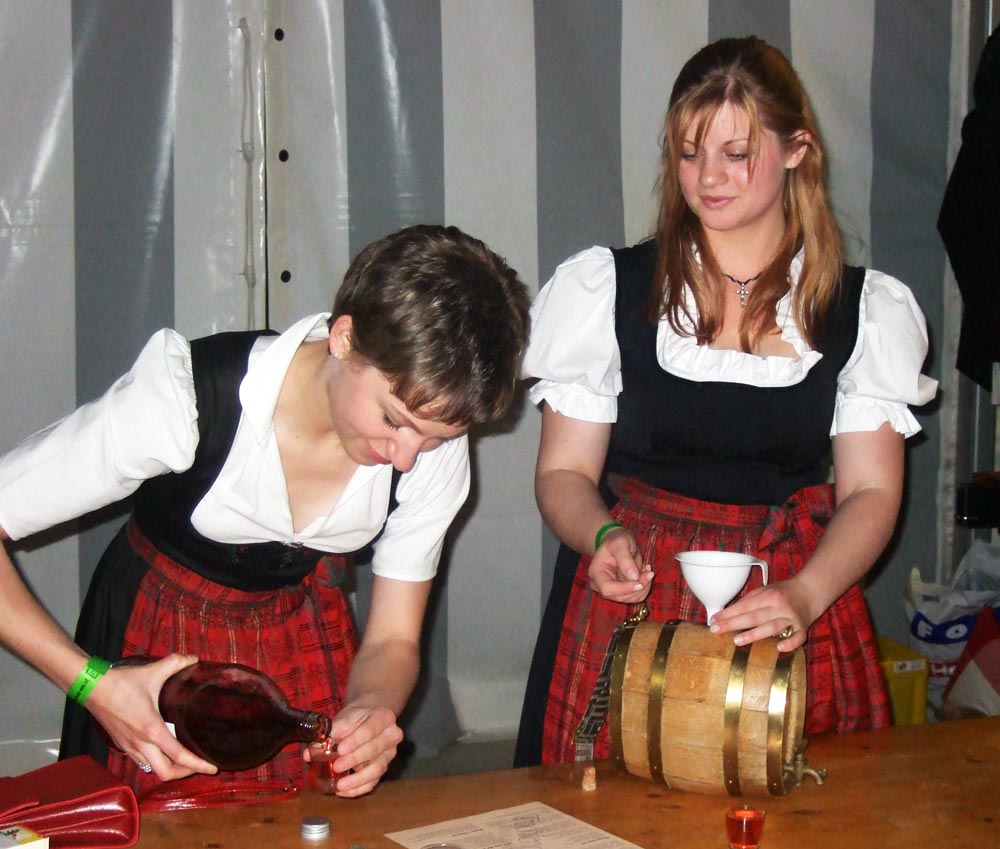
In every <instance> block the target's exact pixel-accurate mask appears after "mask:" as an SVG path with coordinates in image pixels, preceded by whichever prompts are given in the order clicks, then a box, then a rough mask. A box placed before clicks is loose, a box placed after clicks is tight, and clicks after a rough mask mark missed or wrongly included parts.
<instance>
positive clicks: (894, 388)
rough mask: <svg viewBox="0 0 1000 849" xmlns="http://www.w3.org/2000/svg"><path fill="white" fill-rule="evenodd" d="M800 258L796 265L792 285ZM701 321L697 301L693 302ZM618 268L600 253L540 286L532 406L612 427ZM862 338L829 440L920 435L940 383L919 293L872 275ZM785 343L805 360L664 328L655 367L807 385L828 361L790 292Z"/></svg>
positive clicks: (531, 356)
mask: <svg viewBox="0 0 1000 849" xmlns="http://www.w3.org/2000/svg"><path fill="white" fill-rule="evenodd" d="M801 269H802V258H801V255H799V256H798V257H796V258H795V260H794V261H793V263H792V267H791V275H792V280H793V285H794V281H796V280H797V279H798V275H799V273H800V272H801ZM689 306H690V311H691V313H692V314H695V313H696V310H695V308H694V304H693V301H692V302H691V303H690V304H689ZM614 308H615V261H614V257H613V256H612V253H611V251H610V250H609V249H608V248H604V247H593V248H589V249H587V250H585V251H582V252H580V253H578V254H576V255H575V256H572V257H570V258H569V259H567V260H566V261H565V262H563V263H562V264H561V265H560V266H559V267H558V268H557V269H556V272H555V274H554V275H553V276H552V279H551V280H549V282H548V283H547V284H546V285H545V286H544V287H543V288H542V290H541V292H539V294H538V297H537V298H536V299H535V302H534V304H533V306H532V308H531V327H532V331H531V341H530V344H529V346H528V350H527V353H526V355H525V360H524V367H523V374H524V376H525V377H533V378H538V380H537V382H536V383H535V384H534V385H533V386H532V387H531V389H530V390H529V396H530V398H531V400H532V402H533V403H535V404H538V403H540V402H542V401H545V402H546V403H547V404H548V405H549V406H550V407H551V408H552V409H553V410H556V411H557V412H560V413H562V414H563V415H566V416H569V417H571V418H576V419H581V420H583V421H590V422H614V421H615V420H616V418H617V410H618V402H617V396H618V394H619V393H620V392H621V389H622V380H621V362H620V359H619V353H618V342H617V340H616V339H615V328H614ZM859 322H860V324H859V328H858V338H857V343H856V344H855V347H854V351H853V352H852V354H851V356H850V358H849V359H848V361H847V364H846V365H845V366H844V368H843V369H842V370H841V372H840V375H839V377H838V381H837V398H836V407H835V411H834V417H833V421H832V422H830V435H831V436H835V435H836V434H838V433H848V432H851V431H872V430H877V429H878V428H879V427H881V425H882V424H883V423H885V422H889V423H890V424H891V425H892V427H893V429H895V430H896V431H897V432H899V433H901V434H903V435H904V436H912V435H913V434H915V433H918V432H919V431H920V429H921V428H920V425H919V424H918V422H917V420H916V419H915V418H914V416H913V414H912V413H911V412H910V410H909V406H910V405H914V406H920V405H923V404H926V403H927V402H928V401H930V400H931V399H932V398H933V397H934V395H935V393H936V392H937V381H935V380H932V379H931V378H929V377H927V376H926V375H924V374H921V367H922V365H923V362H924V358H925V357H926V356H927V327H926V323H925V321H924V316H923V313H922V312H921V311H920V307H919V306H918V305H917V302H916V300H915V299H914V297H913V294H912V293H911V292H910V290H909V288H907V287H906V286H905V285H904V284H903V283H900V282H899V281H898V280H896V279H895V278H894V277H890V276H889V275H888V274H883V273H882V272H880V271H873V270H871V269H868V270H866V272H865V280H864V287H863V290H862V295H861V306H860V315H859ZM777 323H778V327H779V329H780V331H781V338H782V339H783V340H784V341H785V342H787V343H788V344H789V345H791V346H792V348H794V349H795V352H796V354H797V357H759V356H756V355H754V354H746V353H743V352H742V351H733V350H717V349H714V348H710V347H708V346H706V345H698V344H697V341H696V340H695V338H694V337H693V336H680V335H678V334H677V333H676V332H675V331H674V330H673V328H672V327H671V326H670V323H669V322H668V321H666V320H661V321H660V323H659V327H658V330H657V360H658V361H659V364H660V366H661V367H662V368H663V369H665V370H666V371H667V372H669V373H670V374H672V375H674V376H676V377H681V378H686V379H688V380H694V381H706V382H707V381H722V382H728V383H742V384H746V385H751V386H760V387H779V386H791V385H794V384H796V383H798V382H800V381H801V380H803V379H804V378H805V376H806V375H807V374H808V373H809V370H810V369H811V368H812V367H813V366H814V365H815V364H816V363H818V362H819V361H820V360H821V359H822V357H823V355H822V354H820V353H819V352H818V351H814V350H812V349H811V348H810V347H809V345H808V344H807V343H806V341H805V339H803V337H802V335H801V333H800V332H799V328H798V326H797V324H796V322H795V320H794V317H793V315H792V310H791V293H789V294H788V295H786V296H785V297H784V298H782V299H781V301H779V303H778V309H777Z"/></svg>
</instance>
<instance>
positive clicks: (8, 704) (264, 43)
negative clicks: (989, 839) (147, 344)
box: [0, 0, 977, 752]
mask: <svg viewBox="0 0 1000 849" xmlns="http://www.w3.org/2000/svg"><path fill="white" fill-rule="evenodd" d="M976 6H977V3H975V2H972V3H971V5H970V0H954V2H949V0H908V2H906V3H901V2H898V0H838V2H820V0H769V2H753V1H752V0H746V2H740V0H659V1H658V2H657V0H537V2H531V0H391V1H390V0H382V2H378V0H327V2H323V0H272V1H271V2H264V1H263V0H230V2H226V3H203V2H198V1H197V0H174V1H173V2H170V0H74V2H66V0H32V2H25V0H0V73H2V75H3V77H2V78H3V79H4V81H5V82H4V85H3V86H2V87H0V138H2V140H3V149H4V151H5V156H4V157H3V159H2V161H0V216H2V219H0V298H2V305H3V319H2V320H3V328H4V332H3V334H2V335H0V362H2V363H3V368H2V369H0V387H2V396H0V397H3V399H4V403H3V404H2V405H0V449H6V448H7V447H9V446H10V445H12V444H13V443H14V442H15V441H16V440H17V439H19V438H20V437H22V436H24V435H26V434H27V433H29V432H31V431H32V430H34V429H36V428H37V427H40V426H42V425H43V424H45V423H47V422H49V421H51V420H53V419H54V418H56V417H58V416H60V415H63V414H65V413H66V412H68V411H69V410H70V409H71V408H72V407H73V406H75V405H76V404H77V403H79V402H82V401H85V400H87V399H89V398H92V397H94V396H95V395H96V394H98V393H99V392H100V391H102V389H103V388H104V387H105V386H106V385H107V384H108V383H109V382H110V381H111V380H112V379H113V378H114V377H115V376H116V375H117V374H119V373H120V372H121V371H122V369H124V368H125V366H126V365H127V364H128V363H129V362H130V360H131V358H132V357H133V356H134V354H135V352H136V351H137V350H138V348H139V346H140V345H141V344H142V342H143V341H144V340H145V338H146V337H147V336H148V335H149V333H151V332H152V331H153V330H154V329H156V328H158V327H160V326H163V325H173V326H176V327H178V329H180V330H181V331H182V332H184V333H186V334H188V335H190V336H197V335H201V334H204V333H209V332H213V331H217V330H225V329H233V328H239V327H243V326H247V324H248V323H249V324H257V325H259V324H263V323H264V322H269V323H270V324H271V325H272V326H274V327H277V328H281V327H284V326H286V325H287V324H288V323H290V322H291V321H292V320H294V319H295V318H297V317H299V316H301V315H303V314H305V313H307V312H313V311H319V310H322V309H326V308H327V307H328V305H329V303H330V301H331V299H332V296H333V292H334V290H335V288H336V285H337V282H338V280H339V279H340V277H341V275H342V274H343V271H344V270H345V269H346V267H347V264H348V262H349V260H350V258H351V257H352V256H353V255H354V254H355V253H356V252H357V251H358V250H359V249H360V248H361V247H362V246H363V245H364V244H366V243H367V242H368V241H370V240H371V239H373V238H376V237H378V236H381V235H383V234H384V233H386V232H388V231H390V230H393V229H395V228H397V227H400V226H403V225H406V224H409V223H413V222H418V221H444V222H448V223H454V224H458V225H460V226H462V227H463V228H465V229H467V230H469V231H470V232H473V233H475V234H476V235H479V236H481V237H482V238H484V239H485V240H486V241H487V242H488V243H489V244H490V245H491V246H492V247H493V248H494V249H495V250H497V251H498V252H500V253H502V254H504V255H505V256H506V257H507V259H508V260H509V261H510V262H511V264H513V265H514V266H515V267H516V268H518V269H519V270H520V271H521V273H522V276H523V277H524V279H525V280H526V282H528V283H529V285H530V286H531V287H532V288H533V289H536V288H537V286H538V285H539V283H540V282H544V281H545V279H547V277H548V276H549V274H551V272H552V270H553V269H554V267H555V265H556V264H557V263H558V262H559V261H560V260H561V259H562V258H564V257H566V256H567V255H568V254H570V253H572V252H574V251H576V250H578V249H581V248H583V247H586V246H588V245H591V244H595V243H601V244H609V245H622V244H626V243H630V242H633V241H635V240H637V239H639V238H642V237H643V236H645V235H647V234H648V233H649V231H650V227H651V224H652V221H653V217H654V212H655V209H654V202H653V183H654V180H655V176H656V164H657V154H658V136H659V130H660V124H661V122H662V118H663V112H664V110H665V106H666V100H667V97H668V94H669V90H670V87H671V85H672V82H673V78H674V76H675V74H676V73H677V71H678V69H679V68H680V66H681V64H682V63H683V62H684V61H685V60H686V59H687V58H688V57H689V56H690V55H691V53H693V52H694V51H695V50H696V49H697V48H698V47H700V46H701V45H703V44H704V43H706V42H707V41H709V40H713V39H715V38H718V37H722V36H726V35H744V34H751V33H754V34H757V35H760V36H762V37H764V38H765V39H767V40H768V41H770V42H772V43H773V44H775V45H776V46H778V47H780V48H781V49H782V50H784V51H785V52H786V53H788V54H789V55H790V57H791V58H792V60H793V62H794V64H795V65H796V67H797V68H798V70H799V72H800V74H801V76H802V77H803V79H804V81H805V83H806V86H807V88H808V89H809V91H810V94H811V96H812V99H813V101H814V105H815V107H816V110H817V112H818V114H819V116H820V122H821V128H822V130H823V132H824V135H825V137H826V141H827V144H828V147H829V148H830V149H831V151H832V155H831V157H830V171H831V183H832V196H833V199H834V203H835V205H836V209H837V212H838V215H839V218H840V221H841V224H842V227H843V230H844V233H845V237H846V240H847V244H848V246H849V250H850V253H851V255H852V258H853V259H854V260H856V261H859V262H862V263H870V264H872V265H874V266H875V267H877V268H880V269H882V270H884V271H887V272H889V273H891V274H894V275H896V276H898V277H899V278H901V279H902V280H904V281H906V282H907V283H908V284H909V285H910V286H912V288H913V289H914V291H915V292H916V294H917V297H918V299H919V301H920V303H921V305H922V306H923V308H924V310H925V312H926V314H927V316H928V320H929V324H930V331H931V338H932V349H933V350H932V360H931V362H930V366H929V368H930V372H931V373H932V374H933V375H934V376H935V377H939V378H943V379H944V380H945V381H946V386H947V381H948V380H950V379H952V377H953V372H952V369H951V366H950V363H951V362H952V360H951V359H949V360H943V359H942V350H943V349H945V346H946V344H947V339H946V337H947V335H948V333H950V332H952V331H950V330H948V328H949V327H950V326H951V325H950V324H949V321H952V319H951V318H949V316H948V314H947V310H946V308H945V301H946V299H945V293H946V291H947V287H946V283H945V280H946V260H945V255H944V251H943V248H942V246H941V244H940V240H939V239H938V237H937V235H936V231H935V227H934V223H935V219H936V215H937V209H938V206H939V204H940V199H941V196H942V193H943V190H944V185H945V182H946V180H947V174H948V164H949V162H950V161H951V160H950V157H951V156H953V148H954V143H955V141H954V140H955V131H954V127H955V125H956V122H957V121H959V120H960V118H961V115H962V114H964V87H963V86H961V85H956V86H955V91H956V95H955V97H951V96H950V94H949V88H950V78H951V75H952V74H955V76H956V79H957V80H959V81H960V80H961V78H962V75H963V74H965V73H966V70H965V68H964V65H963V64H962V61H963V60H962V59H961V56H959V55H956V54H954V51H953V42H955V43H958V44H961V43H964V40H966V39H967V38H968V32H967V30H968V26H969V23H968V21H969V18H970V8H973V9H974V7H976ZM956 103H958V106H957V107H956ZM949 118H951V127H952V130H951V136H949V126H950V125H949ZM949 144H951V148H949ZM942 363H946V364H947V365H946V367H945V369H944V372H945V373H944V374H942ZM919 417H920V419H921V423H922V424H923V425H924V428H925V433H924V435H923V436H922V437H919V438H918V439H916V440H913V441H911V446H910V451H909V470H908V492H907V497H906V504H905V511H904V518H903V522H902V524H901V530H900V533H899V534H898V539H897V541H896V543H895V545H894V548H893V550H892V552H891V555H890V556H889V557H887V558H886V560H885V563H883V564H882V565H881V566H880V568H879V570H878V572H877V576H876V578H875V580H874V582H873V584H872V586H871V587H870V589H869V600H870V603H871V605H872V607H873V611H874V614H875V616H876V620H877V624H878V626H879V629H880V630H881V631H882V632H883V633H887V634H889V635H895V636H896V638H897V639H899V638H902V632H903V628H904V620H903V614H902V607H901V603H900V592H901V588H902V584H903V581H904V580H905V578H906V576H907V574H908V572H909V569H910V568H911V567H912V566H920V567H921V569H922V570H923V572H924V574H925V576H932V575H933V574H934V570H935V568H936V565H937V563H936V561H937V556H938V555H937V552H938V548H939V532H938V530H937V529H938V523H939V517H940V515H941V513H942V509H943V508H941V507H939V499H940V498H941V496H939V464H940V455H941V451H940V448H939V445H940V443H941V439H942V434H941V432H940V429H939V422H938V418H939V417H938V416H936V415H934V411H933V410H926V411H922V412H921V413H920V414H919ZM538 425H539V417H538V414H537V411H535V410H533V409H524V410H523V411H522V413H521V415H520V418H519V419H518V421H517V424H516V426H514V427H512V428H509V429H507V430H505V431H502V432H501V431H497V432H489V433H481V434H479V435H478V438H477V439H476V440H475V444H474V458H473V459H474V463H475V467H476V483H475V487H474V491H473V494H472V497H471V498H470V502H469V505H468V508H467V509H466V511H465V512H464V514H463V516H462V518H461V521H460V522H459V523H458V527H457V529H456V533H455V534H454V535H453V540H452V544H451V546H450V548H449V552H448V559H447V560H448V562H447V564H446V565H445V567H444V568H443V570H442V580H441V581H440V582H439V591H438V593H437V595H436V597H435V604H434V607H433V610H432V615H431V618H430V622H429V627H428V631H429V639H428V654H427V663H426V667H425V669H426V675H425V681H424V682H423V683H422V685H421V692H420V695H419V697H418V698H417V699H416V700H415V706H414V710H413V711H412V712H411V715H410V716H409V717H408V718H407V723H408V731H409V734H410V736H411V738H412V739H413V740H414V741H415V742H416V745H417V748H418V751H420V752H432V751H434V750H436V749H437V748H439V747H440V746H441V745H443V744H445V743H446V742H448V741H450V740H451V739H454V738H455V737H456V736H458V735H460V734H463V733H465V734H470V735H503V734H508V733H510V732H511V730H512V729H513V728H514V727H515V726H516V722H517V718H518V712H519V709H520V699H521V695H522V691H523V680H524V677H525V675H526V671H527V667H528V663H529V659H530V653H531V649H532V646H533V643H534V637H535V632H536V629H537V623H538V621H539V618H540V611H541V607H542V605H543V603H544V598H545V594H546V591H547V587H548V583H549V576H550V571H549V570H550V568H551V560H552V554H553V552H554V541H553V540H552V538H551V536H550V535H548V534H547V532H546V531H544V529H543V527H542V524H541V522H540V520H539V517H538V515H537V511H536V509H535V505H534V500H533V497H532V473H533V464H534V452H535V448H536V445H537V438H538ZM733 438H734V439H738V438H739V433H738V431H735V430H734V433H733ZM112 512H113V511H112ZM106 518H107V517H106V516H103V515H102V516H100V517H95V518H94V519H93V520H91V519H89V518H88V520H86V521H85V522H83V523H82V524H83V527H82V533H81V534H80V535H79V536H78V537H75V536H72V532H73V531H74V530H75V528H69V529H63V531H64V532H63V533H61V534H55V535H53V538H52V540H51V541H50V540H48V539H46V540H43V541H42V543H43V544H40V545H32V546H31V547H30V549H29V548H21V549H20V550H19V551H18V561H19V563H20V565H21V566H22V568H23V569H24V571H25V572H26V574H27V575H28V577H29V578H30V580H31V581H32V583H33V585H34V586H35V588H36V590H37V592H38V593H39V595H40V596H41V597H42V598H43V600H44V601H45V602H46V604H47V605H48V606H49V607H50V608H51V609H52V610H53V611H54V612H55V613H56V614H57V615H58V616H59V617H60V619H61V620H62V621H64V622H65V623H66V624H67V625H70V626H71V625H72V623H73V621H74V619H75V615H76V610H77V607H78V603H79V593H80V591H81V590H82V589H83V588H85V586H86V583H87V581H89V576H90V572H91V569H92V566H93V563H94V562H95V561H96V556H97V554H98V553H99V552H100V550H101V549H102V548H103V545H104V543H105V541H106V540H107V539H108V537H109V536H110V534H111V532H112V530H113V527H114V524H115V522H114V521H103V520H104V519H106ZM76 576H78V577H79V580H76ZM366 583H367V582H366V581H365V579H364V574H363V573H361V574H359V579H358V588H357V604H358V608H359V612H360V614H361V615H363V613H364V609H365V598H366ZM0 680H3V681H4V684H3V685H0V716H4V717H16V721H13V722H12V721H6V722H5V723H4V731H3V732H2V733H0V745H2V743H3V740H4V739H6V740H7V741H10V740H13V739H15V738H23V739H27V740H41V739H45V738H46V737H52V736H54V735H55V733H57V729H58V717H59V712H60V709H61V705H60V704H59V700H58V698H56V696H57V694H55V693H54V691H53V689H52V688H51V687H50V686H49V685H48V684H46V683H45V682H43V681H41V680H40V679H39V678H38V676H36V675H35V674H33V673H31V672H30V671H28V670H26V669H25V668H24V667H23V666H21V665H19V664H18V663H17V662H16V661H14V660H12V659H11V658H9V657H8V656H6V655H0ZM0 751H2V750H0Z"/></svg>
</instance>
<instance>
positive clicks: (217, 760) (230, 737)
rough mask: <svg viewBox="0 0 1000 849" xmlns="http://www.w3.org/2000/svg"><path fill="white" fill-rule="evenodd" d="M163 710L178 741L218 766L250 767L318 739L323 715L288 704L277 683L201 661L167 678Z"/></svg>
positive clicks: (323, 733) (325, 728)
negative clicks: (295, 744) (292, 746)
mask: <svg viewBox="0 0 1000 849" xmlns="http://www.w3.org/2000/svg"><path fill="white" fill-rule="evenodd" d="M160 712H161V713H162V714H163V718H164V719H166V720H167V721H168V722H173V723H174V727H175V730H176V732H177V739H178V740H180V742H181V743H183V744H184V745H185V746H187V748H189V749H191V751H193V752H194V753H195V754H197V755H200V756H201V757H203V758H205V760H207V761H210V762H211V763H214V764H215V765H216V766H218V767H219V769H223V770H241V769H249V768H251V767H254V766H257V765H258V764H260V763H263V762H264V761H266V760H268V759H269V758H270V757H272V756H273V755H274V754H276V753H277V752H278V750H279V749H281V748H282V747H283V746H285V745H287V744H289V743H291V742H294V741H304V742H308V741H310V740H320V739H322V738H323V737H324V736H326V733H327V731H328V730H329V719H327V718H326V717H324V716H322V715H321V714H315V713H309V712H305V711H298V710H294V709H292V708H290V707H289V706H288V703H287V701H285V698H284V696H283V695H282V694H281V692H280V690H278V689H277V687H276V685H275V684H274V683H273V682H272V681H271V680H270V679H267V678H264V677H263V676H261V675H260V673H259V672H257V671H256V670H253V669H249V668H247V667H242V666H239V665H237V664H213V663H206V662H202V663H198V664H196V665H195V666H191V667H188V668H187V669H184V670H181V672H179V673H177V674H176V675H174V676H171V677H170V678H169V679H167V682H166V683H165V684H164V685H163V689H162V690H161V692H160Z"/></svg>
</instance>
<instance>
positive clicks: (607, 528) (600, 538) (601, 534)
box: [594, 522, 625, 551]
mask: <svg viewBox="0 0 1000 849" xmlns="http://www.w3.org/2000/svg"><path fill="white" fill-rule="evenodd" d="M624 527H625V526H624V525H623V524H622V523H621V522H608V523H607V524H606V525H601V527H600V528H598V530H597V536H595V537H594V551H597V549H599V548H600V547H601V543H602V542H604V538H605V537H606V536H607V535H608V534H609V533H611V531H613V530H614V529H615V528H624Z"/></svg>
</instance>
